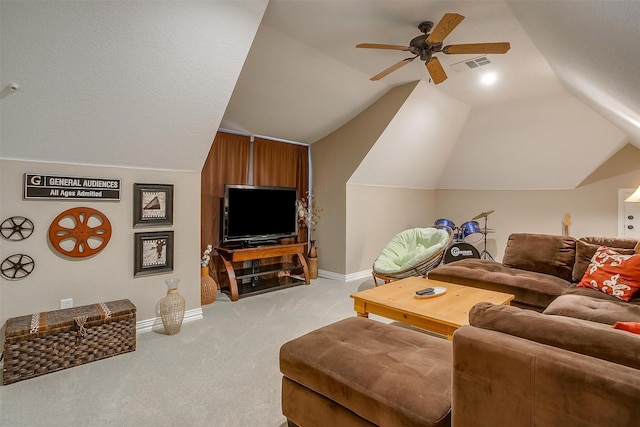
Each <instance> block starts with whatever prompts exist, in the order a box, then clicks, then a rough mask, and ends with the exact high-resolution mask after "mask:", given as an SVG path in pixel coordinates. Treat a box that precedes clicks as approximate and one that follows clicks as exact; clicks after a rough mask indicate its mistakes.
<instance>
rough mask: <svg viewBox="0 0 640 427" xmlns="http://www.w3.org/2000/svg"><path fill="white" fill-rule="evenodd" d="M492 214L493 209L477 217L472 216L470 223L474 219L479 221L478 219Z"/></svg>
mask: <svg viewBox="0 0 640 427" xmlns="http://www.w3.org/2000/svg"><path fill="white" fill-rule="evenodd" d="M494 212H495V209H494V210H492V211H487V212H482V213H479V214H478V215H476V216H474V217H473V218H471V221H473V220H475V219H479V218H482V217H485V216H489V215H491V214H492V213H494Z"/></svg>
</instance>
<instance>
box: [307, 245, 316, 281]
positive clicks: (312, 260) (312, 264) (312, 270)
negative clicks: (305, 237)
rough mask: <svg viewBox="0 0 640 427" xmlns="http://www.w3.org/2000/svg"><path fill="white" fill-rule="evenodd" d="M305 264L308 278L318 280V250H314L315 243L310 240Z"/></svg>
mask: <svg viewBox="0 0 640 427" xmlns="http://www.w3.org/2000/svg"><path fill="white" fill-rule="evenodd" d="M307 264H308V267H309V278H310V279H317V278H318V249H317V248H316V241H315V240H312V241H311V242H310V245H309V252H308V253H307Z"/></svg>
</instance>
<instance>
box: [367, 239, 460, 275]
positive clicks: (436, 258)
mask: <svg viewBox="0 0 640 427" xmlns="http://www.w3.org/2000/svg"><path fill="white" fill-rule="evenodd" d="M452 240H453V230H451V229H450V228H448V227H442V228H435V227H426V228H411V229H408V230H404V231H402V232H400V233H398V234H396V235H395V236H394V237H393V238H392V239H391V240H390V241H389V243H387V245H386V246H385V247H384V248H383V249H382V252H381V253H380V255H379V256H378V258H376V260H375V261H374V263H373V283H374V284H375V285H376V286H378V280H377V279H382V280H383V281H384V283H389V282H391V281H393V280H400V279H404V278H405V277H411V276H426V274H427V273H428V272H429V270H431V269H433V268H435V267H436V266H437V265H438V264H440V262H441V261H442V257H443V255H444V253H445V251H446V250H447V247H449V244H450V243H451V241H452Z"/></svg>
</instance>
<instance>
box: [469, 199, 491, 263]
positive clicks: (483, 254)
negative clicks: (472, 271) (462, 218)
mask: <svg viewBox="0 0 640 427" xmlns="http://www.w3.org/2000/svg"><path fill="white" fill-rule="evenodd" d="M493 212H494V211H489V212H482V213H481V214H480V215H478V216H476V217H475V218H474V219H478V218H482V217H484V228H483V229H482V239H483V240H484V249H483V250H482V252H480V259H487V260H490V261H495V260H494V259H493V257H492V256H491V254H490V253H489V251H488V250H487V233H488V232H489V230H488V229H487V217H488V216H489V214H491V213H493Z"/></svg>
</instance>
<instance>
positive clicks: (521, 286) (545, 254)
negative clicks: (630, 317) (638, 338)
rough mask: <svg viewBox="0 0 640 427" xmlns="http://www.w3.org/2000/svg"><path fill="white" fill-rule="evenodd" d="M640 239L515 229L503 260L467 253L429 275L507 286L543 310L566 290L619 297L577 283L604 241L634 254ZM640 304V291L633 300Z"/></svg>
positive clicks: (522, 301) (525, 303)
mask: <svg viewBox="0 0 640 427" xmlns="http://www.w3.org/2000/svg"><path fill="white" fill-rule="evenodd" d="M637 243H638V241H637V240H635V239H624V238H608V237H583V238H580V239H575V238H573V237H565V236H555V235H547V234H531V233H514V234H511V235H510V236H509V239H508V241H507V247H506V249H505V252H504V257H503V260H502V263H498V262H494V261H490V260H481V259H463V260H460V261H455V262H452V263H450V264H443V265H440V266H438V267H436V268H434V269H433V270H431V271H430V272H429V278H430V279H434V280H440V281H443V282H450V283H458V284H462V285H466V286H473V287H477V288H483V289H489V290H493V291H498V292H505V293H509V294H512V295H514V296H515V299H514V300H513V301H512V302H511V305H514V306H516V307H522V308H528V309H532V310H536V311H543V310H545V309H546V308H547V306H549V304H551V303H552V302H553V301H555V300H556V298H557V297H559V296H560V295H564V294H573V295H576V294H577V295H584V296H587V297H593V298H600V299H604V300H608V301H612V302H618V301H620V300H619V299H617V298H615V297H612V296H609V295H606V294H603V293H602V292H599V291H596V290H594V289H586V288H576V286H575V285H576V284H577V283H578V282H580V279H581V278H582V276H583V275H584V273H585V271H586V269H587V266H588V265H589V262H590V260H591V257H592V256H593V254H594V253H595V251H596V250H597V249H598V247H600V246H601V245H605V246H608V247H611V248H613V249H616V250H617V251H618V252H620V253H623V254H633V253H634V248H635V246H636V244H637ZM630 303H632V304H640V297H636V298H634V299H632V300H631V301H630Z"/></svg>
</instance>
